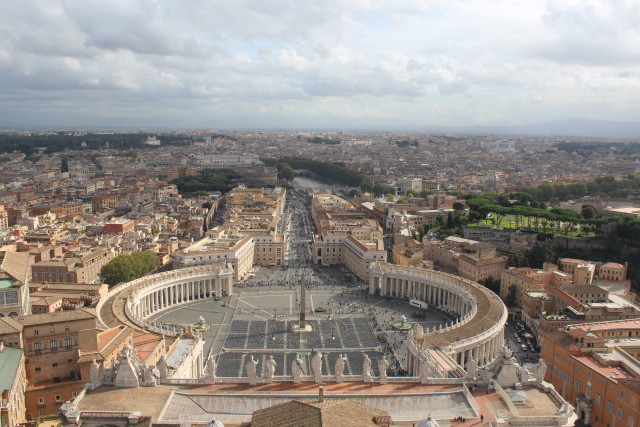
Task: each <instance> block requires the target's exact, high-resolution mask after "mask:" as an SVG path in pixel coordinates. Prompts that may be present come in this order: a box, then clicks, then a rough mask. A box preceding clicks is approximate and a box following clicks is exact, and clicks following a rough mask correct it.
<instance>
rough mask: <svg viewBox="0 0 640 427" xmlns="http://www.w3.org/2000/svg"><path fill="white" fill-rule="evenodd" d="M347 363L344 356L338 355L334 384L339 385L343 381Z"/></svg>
mask: <svg viewBox="0 0 640 427" xmlns="http://www.w3.org/2000/svg"><path fill="white" fill-rule="evenodd" d="M346 362H347V357H346V356H345V355H344V354H340V355H339V356H338V358H337V359H336V366H335V373H336V382H339V383H341V382H342V381H344V366H345V364H346Z"/></svg>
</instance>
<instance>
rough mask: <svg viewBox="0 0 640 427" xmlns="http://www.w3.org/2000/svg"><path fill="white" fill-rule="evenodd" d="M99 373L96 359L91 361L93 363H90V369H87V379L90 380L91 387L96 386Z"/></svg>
mask: <svg viewBox="0 0 640 427" xmlns="http://www.w3.org/2000/svg"><path fill="white" fill-rule="evenodd" d="M99 373H100V365H99V364H98V362H96V359H93V362H91V367H90V368H89V378H90V381H91V384H93V385H97V384H98V375H99Z"/></svg>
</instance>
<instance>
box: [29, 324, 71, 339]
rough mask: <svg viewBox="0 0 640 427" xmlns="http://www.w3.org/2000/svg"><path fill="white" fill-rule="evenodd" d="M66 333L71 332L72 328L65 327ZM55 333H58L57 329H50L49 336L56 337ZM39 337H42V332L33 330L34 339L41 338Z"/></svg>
mask: <svg viewBox="0 0 640 427" xmlns="http://www.w3.org/2000/svg"><path fill="white" fill-rule="evenodd" d="M64 331H65V332H69V331H71V328H70V327H69V326H65V327H64ZM55 333H56V330H55V328H50V329H49V335H55ZM39 335H40V330H39V329H34V330H33V336H34V337H37V336H39Z"/></svg>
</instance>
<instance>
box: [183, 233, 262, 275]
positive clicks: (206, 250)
mask: <svg viewBox="0 0 640 427" xmlns="http://www.w3.org/2000/svg"><path fill="white" fill-rule="evenodd" d="M254 246H255V244H254V241H253V238H252V237H251V236H249V235H242V234H240V233H238V231H237V230H234V229H233V228H230V227H225V226H219V227H215V228H213V229H211V230H209V231H207V236H205V237H204V238H202V239H200V240H199V241H197V242H195V243H193V244H191V245H189V246H187V247H185V248H182V249H179V250H178V251H176V252H175V253H174V254H173V265H174V268H185V267H193V266H198V265H209V264H215V263H228V264H230V265H232V266H233V271H234V279H235V280H241V279H242V278H244V277H245V276H246V275H247V274H248V272H249V270H250V269H251V268H252V267H253V259H254Z"/></svg>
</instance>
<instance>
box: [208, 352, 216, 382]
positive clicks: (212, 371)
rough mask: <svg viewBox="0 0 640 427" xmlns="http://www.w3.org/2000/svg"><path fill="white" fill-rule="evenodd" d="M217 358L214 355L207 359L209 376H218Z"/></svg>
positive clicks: (213, 377)
mask: <svg viewBox="0 0 640 427" xmlns="http://www.w3.org/2000/svg"><path fill="white" fill-rule="evenodd" d="M216 368H217V364H216V359H214V358H213V356H209V360H208V361H207V376H208V377H209V378H212V379H215V377H216Z"/></svg>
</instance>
